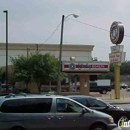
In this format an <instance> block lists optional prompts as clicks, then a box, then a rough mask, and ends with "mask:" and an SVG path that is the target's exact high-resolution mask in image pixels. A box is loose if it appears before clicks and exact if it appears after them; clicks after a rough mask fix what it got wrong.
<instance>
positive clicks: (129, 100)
mask: <svg viewBox="0 0 130 130" xmlns="http://www.w3.org/2000/svg"><path fill="white" fill-rule="evenodd" d="M98 98H99V99H101V100H103V101H105V102H108V103H110V104H130V97H129V98H124V99H122V98H121V99H110V97H98Z"/></svg>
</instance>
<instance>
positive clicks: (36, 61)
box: [11, 53, 65, 92]
mask: <svg viewBox="0 0 130 130" xmlns="http://www.w3.org/2000/svg"><path fill="white" fill-rule="evenodd" d="M11 61H12V63H13V65H14V68H13V69H14V74H15V76H16V78H17V79H18V80H20V81H25V82H26V83H27V84H28V83H30V82H36V83H37V86H38V89H39V92H40V90H41V84H43V83H45V82H51V81H56V80H57V78H58V77H57V72H58V59H56V58H54V56H53V55H51V54H49V53H47V54H45V55H43V54H41V53H32V54H31V55H30V56H29V57H23V56H21V57H18V58H11ZM64 78H65V74H64V73H61V80H63V79H64Z"/></svg>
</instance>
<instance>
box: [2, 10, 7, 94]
mask: <svg viewBox="0 0 130 130" xmlns="http://www.w3.org/2000/svg"><path fill="white" fill-rule="evenodd" d="M3 13H5V14H6V92H7V91H8V10H4V11H3Z"/></svg>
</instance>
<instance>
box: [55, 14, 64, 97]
mask: <svg viewBox="0 0 130 130" xmlns="http://www.w3.org/2000/svg"><path fill="white" fill-rule="evenodd" d="M64 17H65V16H64V15H62V24H61V38H60V52H59V66H58V86H57V94H58V95H59V93H60V91H61V81H60V75H61V60H62V59H61V58H62V44H63V28H64Z"/></svg>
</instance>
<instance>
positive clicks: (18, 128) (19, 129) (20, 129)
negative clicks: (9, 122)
mask: <svg viewBox="0 0 130 130" xmlns="http://www.w3.org/2000/svg"><path fill="white" fill-rule="evenodd" d="M10 130H25V129H24V128H22V127H13V128H11V129H10Z"/></svg>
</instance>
